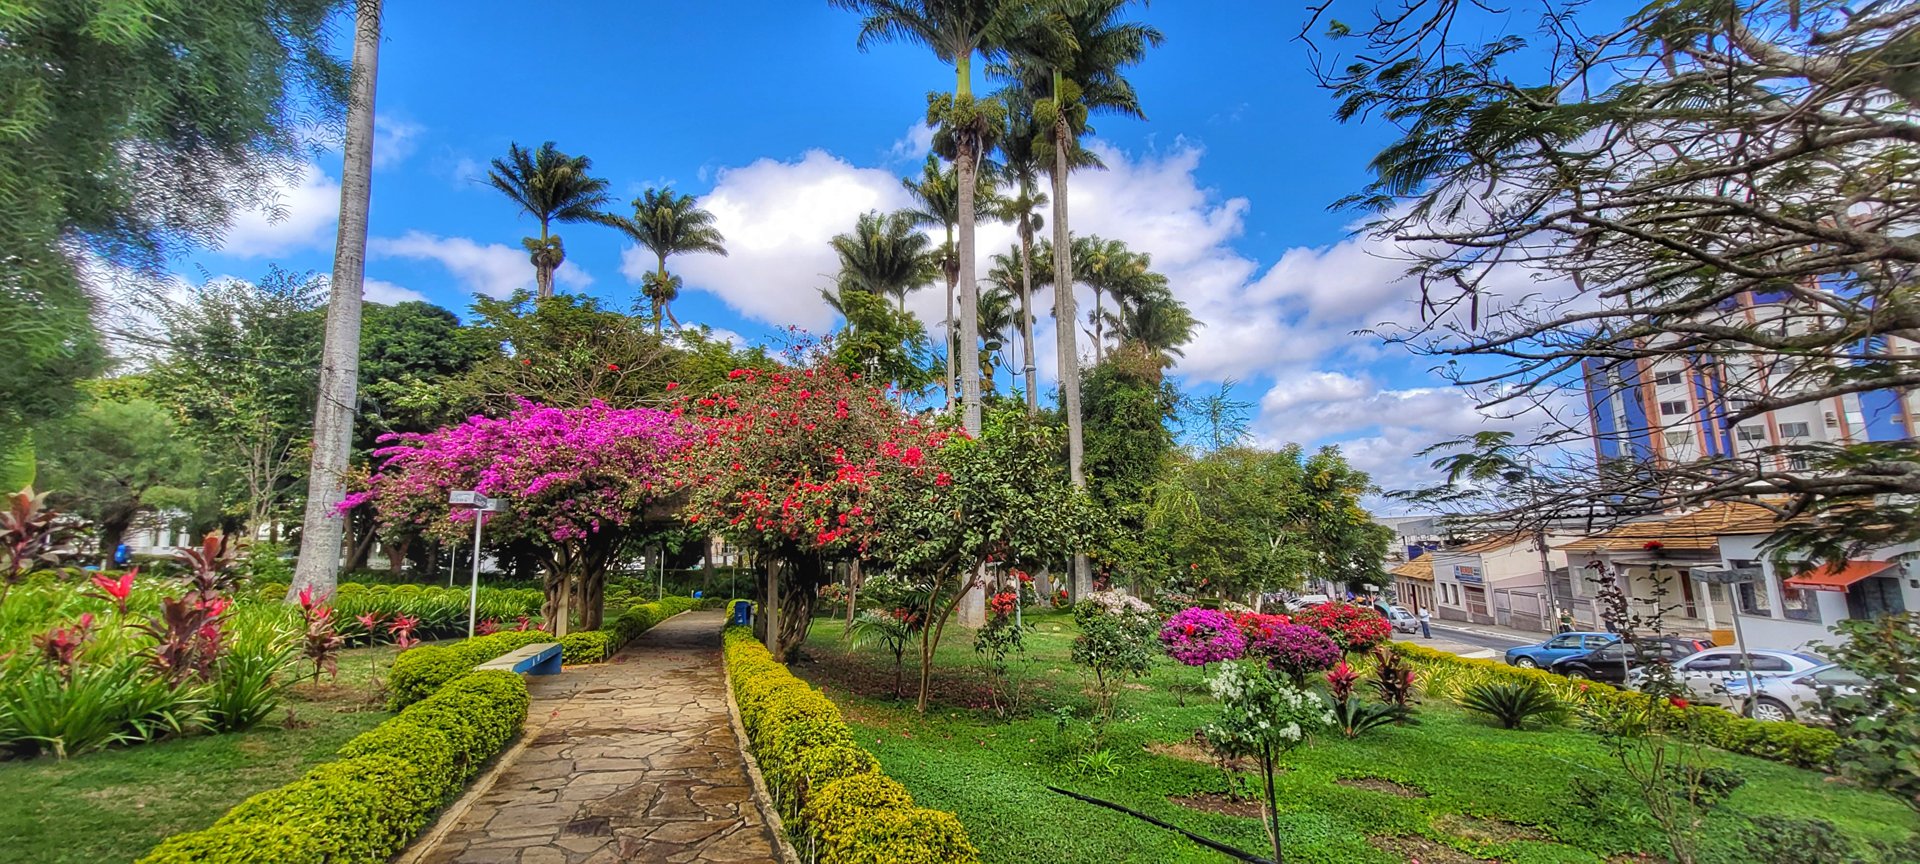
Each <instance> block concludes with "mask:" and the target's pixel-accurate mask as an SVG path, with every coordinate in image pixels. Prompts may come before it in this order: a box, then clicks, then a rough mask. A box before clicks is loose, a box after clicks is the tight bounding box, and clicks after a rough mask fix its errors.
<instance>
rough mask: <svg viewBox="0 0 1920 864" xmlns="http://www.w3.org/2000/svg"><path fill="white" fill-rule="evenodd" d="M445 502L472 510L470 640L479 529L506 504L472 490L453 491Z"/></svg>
mask: <svg viewBox="0 0 1920 864" xmlns="http://www.w3.org/2000/svg"><path fill="white" fill-rule="evenodd" d="M447 501H448V502H449V503H451V504H452V505H453V506H455V507H464V508H470V509H472V510H473V581H472V583H471V584H470V585H468V587H467V638H468V639H472V638H473V630H474V624H475V619H476V618H477V617H478V616H479V613H480V529H481V528H482V527H483V526H485V525H486V522H487V514H488V513H504V512H506V509H507V502H506V501H505V500H502V499H499V498H488V497H487V496H485V495H482V494H480V493H478V492H474V491H472V490H458V491H455V492H453V493H452V494H450V495H448V496H447Z"/></svg>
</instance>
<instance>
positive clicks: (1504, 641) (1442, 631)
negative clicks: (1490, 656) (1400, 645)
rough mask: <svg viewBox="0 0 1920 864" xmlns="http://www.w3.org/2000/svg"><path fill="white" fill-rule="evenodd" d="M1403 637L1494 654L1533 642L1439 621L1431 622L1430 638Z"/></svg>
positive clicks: (1417, 641) (1416, 635)
mask: <svg viewBox="0 0 1920 864" xmlns="http://www.w3.org/2000/svg"><path fill="white" fill-rule="evenodd" d="M1404 638H1405V639H1406V640H1407V641H1409V642H1412V643H1414V644H1416V645H1420V644H1426V643H1429V642H1451V643H1456V644H1460V643H1464V644H1467V645H1472V646H1475V647H1478V648H1486V649H1489V650H1491V651H1493V652H1494V653H1496V654H1499V653H1501V652H1504V651H1506V650H1507V649H1508V648H1513V647H1515V646H1519V645H1531V644H1533V642H1528V641H1522V640H1520V639H1516V638H1514V637H1511V636H1503V635H1499V634H1495V633H1490V632H1483V631H1480V630H1479V629H1478V628H1474V629H1462V628H1460V627H1458V626H1455V625H1452V624H1442V623H1440V622H1439V621H1435V622H1433V638H1432V639H1422V638H1420V636H1419V635H1418V634H1415V635H1413V636H1408V637H1404ZM1540 638H1541V639H1545V638H1546V636H1545V635H1544V634H1543V635H1542V636H1541V637H1540ZM1536 641H1537V640H1536ZM1434 647H1441V648H1443V650H1444V647H1443V646H1439V645H1436V646H1434Z"/></svg>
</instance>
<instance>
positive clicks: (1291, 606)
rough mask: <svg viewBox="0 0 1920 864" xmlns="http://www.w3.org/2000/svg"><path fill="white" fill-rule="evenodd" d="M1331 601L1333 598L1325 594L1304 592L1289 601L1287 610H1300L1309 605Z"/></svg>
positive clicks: (1318, 604)
mask: <svg viewBox="0 0 1920 864" xmlns="http://www.w3.org/2000/svg"><path fill="white" fill-rule="evenodd" d="M1331 602H1333V599H1332V598H1330V597H1328V596H1327V595H1325V594H1302V595H1300V596H1298V597H1295V598H1293V599H1291V600H1288V601H1287V611H1288V612H1298V611H1300V610H1302V609H1305V608H1307V607H1309V606H1325V605H1326V604H1328V603H1331Z"/></svg>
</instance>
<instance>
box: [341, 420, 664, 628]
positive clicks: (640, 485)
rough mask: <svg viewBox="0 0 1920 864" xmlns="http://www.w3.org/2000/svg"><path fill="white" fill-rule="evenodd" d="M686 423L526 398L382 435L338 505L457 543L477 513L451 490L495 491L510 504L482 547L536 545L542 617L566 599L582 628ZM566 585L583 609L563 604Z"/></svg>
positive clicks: (596, 610)
mask: <svg viewBox="0 0 1920 864" xmlns="http://www.w3.org/2000/svg"><path fill="white" fill-rule="evenodd" d="M682 428H683V427H682V424H681V421H680V420H679V418H678V417H677V416H675V415H674V414H673V413H671V412H667V411H659V410H655V409H651V408H612V407H609V406H608V405H606V404H605V403H603V402H599V401H597V400H596V401H594V402H592V403H590V404H588V405H587V406H585V407H582V408H550V407H547V406H544V405H537V404H534V403H531V402H525V401H523V402H521V403H520V406H519V407H518V408H516V409H515V410H514V411H513V413H511V414H509V415H507V416H505V417H500V418H490V417H469V418H467V420H466V422H464V423H460V424H457V425H453V426H446V427H443V428H440V429H436V430H434V431H432V432H426V433H409V434H402V435H387V436H383V437H382V438H381V441H382V442H383V443H385V444H386V446H384V447H382V448H380V449H378V450H375V451H374V458H376V459H378V460H380V467H379V471H378V472H377V473H375V474H374V475H373V476H372V477H371V478H370V479H369V482H368V488H367V489H366V491H363V492H359V493H356V494H354V495H351V496H348V498H347V499H346V500H345V501H343V502H341V505H340V508H341V510H342V511H345V510H350V509H352V508H354V507H358V506H362V505H368V504H371V506H373V507H374V509H375V511H376V512H377V514H378V518H379V521H380V523H381V525H382V528H383V532H384V533H387V534H398V535H401V536H427V537H435V538H439V539H443V540H453V541H458V540H460V539H461V538H462V537H464V536H466V535H468V534H470V533H471V532H472V530H473V520H474V518H475V517H476V513H475V512H474V511H472V510H467V509H461V510H455V509H453V508H451V507H450V506H449V505H448V503H447V495H448V493H449V492H452V491H455V490H465V489H471V490H474V491H476V492H479V493H481V494H484V495H486V496H487V497H490V498H502V499H504V500H505V502H506V507H507V509H506V512H504V513H499V514H492V515H489V516H488V517H486V518H487V523H486V529H487V530H486V540H487V542H488V543H489V545H495V546H498V545H501V544H505V543H512V542H516V541H520V542H526V543H530V544H532V545H534V546H535V547H537V548H539V549H542V550H544V551H545V553H546V556H547V596H548V602H547V613H548V614H549V616H551V615H552V614H553V613H554V610H555V609H557V608H560V606H561V605H565V606H567V607H569V608H577V609H578V610H579V611H580V614H581V626H583V627H587V628H592V627H597V626H599V614H600V599H599V594H600V590H601V584H602V582H603V581H604V577H605V574H606V568H607V567H608V566H609V565H610V563H611V561H612V559H613V557H614V556H615V555H616V554H617V552H618V550H619V548H620V546H621V544H622V543H623V542H624V540H625V539H626V537H627V531H628V529H629V528H631V527H633V526H636V525H637V524H639V522H640V521H641V519H642V517H643V516H644V515H645V511H646V508H647V506H648V505H649V504H651V503H653V502H654V501H655V500H657V499H658V498H660V497H663V496H664V493H665V491H666V485H667V484H666V483H665V482H664V481H663V479H662V475H663V472H664V470H665V466H666V464H667V462H668V460H669V459H670V458H671V457H672V455H673V454H674V452H675V451H677V450H680V449H681V448H683V447H685V446H686V444H687V438H686V437H685V436H684V435H683V434H682ZM569 584H576V587H577V590H578V591H579V592H581V594H580V596H581V597H582V599H583V601H584V602H583V603H582V604H581V605H579V606H574V605H573V604H572V603H571V602H570V601H568V600H566V597H565V595H564V590H565V589H566V588H567V586H568V585H569Z"/></svg>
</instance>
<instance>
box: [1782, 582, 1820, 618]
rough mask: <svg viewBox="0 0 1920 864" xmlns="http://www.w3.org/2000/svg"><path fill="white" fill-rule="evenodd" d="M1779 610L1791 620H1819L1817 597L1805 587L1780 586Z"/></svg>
mask: <svg viewBox="0 0 1920 864" xmlns="http://www.w3.org/2000/svg"><path fill="white" fill-rule="evenodd" d="M1780 612H1781V614H1783V615H1785V616H1787V618H1788V619H1790V620H1793V621H1812V622H1815V623H1819V621H1820V602H1819V598H1818V597H1817V596H1816V595H1815V594H1814V593H1813V592H1812V591H1808V590H1807V589H1805V588H1788V587H1786V586H1784V585H1783V586H1781V588H1780Z"/></svg>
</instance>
